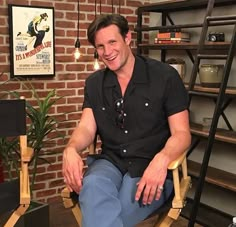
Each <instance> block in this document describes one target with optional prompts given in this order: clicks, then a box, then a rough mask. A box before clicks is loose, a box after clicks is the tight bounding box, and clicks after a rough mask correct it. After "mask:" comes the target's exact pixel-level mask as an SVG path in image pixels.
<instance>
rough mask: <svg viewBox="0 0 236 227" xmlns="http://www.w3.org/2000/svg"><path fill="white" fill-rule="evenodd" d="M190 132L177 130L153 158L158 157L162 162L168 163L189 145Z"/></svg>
mask: <svg viewBox="0 0 236 227" xmlns="http://www.w3.org/2000/svg"><path fill="white" fill-rule="evenodd" d="M190 143H191V134H190V132H189V131H179V132H177V133H175V134H174V135H172V136H171V137H170V138H169V139H168V140H167V142H166V144H165V146H164V148H163V149H162V150H161V151H160V152H159V153H157V155H156V156H155V157H154V159H160V160H161V161H162V163H163V164H165V165H166V168H167V167H168V165H169V164H170V163H171V162H172V161H174V160H175V159H177V158H178V157H179V156H180V155H181V154H182V153H183V152H184V151H186V149H187V148H188V147H189V146H190Z"/></svg>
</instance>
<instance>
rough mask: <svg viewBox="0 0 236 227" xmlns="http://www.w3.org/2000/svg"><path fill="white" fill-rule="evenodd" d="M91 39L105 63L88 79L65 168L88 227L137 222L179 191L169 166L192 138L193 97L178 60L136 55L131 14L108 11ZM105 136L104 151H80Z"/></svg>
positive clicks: (116, 226)
mask: <svg viewBox="0 0 236 227" xmlns="http://www.w3.org/2000/svg"><path fill="white" fill-rule="evenodd" d="M88 40H89V42H90V43H91V44H92V45H93V46H94V47H95V48H96V50H97V52H98V55H99V57H100V59H101V60H102V61H103V62H104V64H105V65H106V68H105V69H103V70H99V71H97V72H95V73H93V74H92V75H91V76H90V77H89V78H88V79H87V80H86V85H85V94H84V104H83V112H82V117H81V120H80V123H79V125H78V126H77V128H76V129H75V130H74V132H73V134H72V136H71V138H70V140H69V142H68V145H67V146H66V148H65V150H64V153H63V175H64V179H65V182H66V184H67V186H68V188H70V189H71V190H74V191H76V192H77V193H78V194H79V202H80V206H81V210H82V215H83V220H82V226H83V227H94V226H98V227H122V226H125V227H133V226H135V224H137V223H138V222H140V221H142V220H144V219H145V218H146V217H147V216H148V215H150V214H151V213H152V212H153V211H154V210H155V209H157V208H158V207H160V206H162V205H163V204H164V203H165V201H166V200H167V199H168V197H169V196H170V195H171V193H172V190H173V183H172V180H171V178H170V177H169V174H168V171H167V167H168V165H169V163H170V162H171V161H173V160H174V159H176V158H177V157H178V156H179V155H180V154H181V153H182V152H184V150H186V149H187V147H188V146H189V145H190V141H191V135H190V130H189V119H188V110H187V108H188V96H187V92H186V90H185V88H184V85H183V83H182V81H181V79H180V77H179V75H178V73H177V71H176V70H175V69H174V68H172V67H171V66H169V65H167V64H165V63H161V62H159V61H157V60H154V59H150V58H146V57H142V56H135V55H134V54H133V53H132V51H131V48H130V42H131V33H130V31H129V27H128V22H127V20H126V19H125V18H124V17H123V16H121V15H117V14H112V15H101V16H99V17H97V18H96V19H95V20H94V21H93V22H92V24H90V26H89V28H88ZM97 134H98V135H99V137H100V139H101V142H102V146H101V154H98V155H94V156H90V157H88V166H89V167H88V169H87V170H86V172H85V173H83V167H84V166H83V161H82V159H81V156H80V152H81V151H82V150H84V149H85V148H86V147H87V146H88V145H89V144H91V143H92V142H93V140H94V138H95V136H96V135H97Z"/></svg>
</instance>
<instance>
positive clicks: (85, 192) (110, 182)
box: [79, 159, 173, 227]
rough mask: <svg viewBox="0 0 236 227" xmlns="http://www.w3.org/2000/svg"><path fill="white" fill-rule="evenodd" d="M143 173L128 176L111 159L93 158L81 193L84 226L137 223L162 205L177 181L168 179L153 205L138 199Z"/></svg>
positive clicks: (114, 226) (123, 226)
mask: <svg viewBox="0 0 236 227" xmlns="http://www.w3.org/2000/svg"><path fill="white" fill-rule="evenodd" d="M139 179H140V177H136V178H131V177H130V175H129V173H126V174H125V175H124V176H123V175H122V174H121V172H120V171H119V170H118V168H117V167H115V166H114V165H113V164H112V163H111V162H109V161H107V160H105V159H99V160H95V161H93V162H92V164H90V165H89V168H88V170H87V172H86V174H85V176H84V179H83V187H82V190H81V192H80V195H79V203H80V207H81V211H82V215H83V218H82V227H95V226H96V227H133V226H135V224H137V223H139V222H140V221H142V220H144V219H145V218H146V217H147V216H148V215H150V214H151V213H152V212H153V211H154V210H156V209H157V208H158V207H160V206H161V205H162V204H163V203H164V202H165V201H166V200H167V199H168V197H169V196H170V194H171V192H172V190H173V183H172V181H171V180H169V179H167V180H166V182H165V185H164V190H163V192H162V196H161V198H160V199H159V200H155V201H153V202H152V204H150V205H145V206H144V205H142V204H141V202H137V201H135V193H136V189H137V185H136V183H137V182H138V181H139Z"/></svg>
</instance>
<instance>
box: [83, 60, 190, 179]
mask: <svg viewBox="0 0 236 227" xmlns="http://www.w3.org/2000/svg"><path fill="white" fill-rule="evenodd" d="M121 97H122V94H121V89H120V86H119V83H118V80H117V76H116V75H115V73H114V72H112V71H110V70H109V69H104V70H100V71H97V72H95V73H93V74H92V75H91V76H90V77H89V78H88V79H87V80H86V84H85V99H84V104H83V108H92V110H93V114H94V117H95V120H96V124H97V129H98V134H99V136H100V139H101V141H102V146H101V149H102V151H101V154H100V155H97V157H96V158H104V159H107V160H109V161H111V162H112V163H113V164H114V165H116V166H117V167H118V168H119V169H120V171H121V172H122V173H123V174H124V173H126V172H127V171H128V172H129V173H130V175H131V177H138V176H141V175H142V174H143V172H144V170H145V168H146V167H147V166H148V164H149V162H150V161H151V160H152V158H153V157H154V156H155V155H156V154H157V153H158V152H159V151H160V150H161V149H162V148H163V147H164V145H165V143H166V141H167V139H168V138H169V137H170V130H169V126H168V117H169V116H171V115H173V114H175V113H178V112H181V111H183V110H185V109H187V107H188V96H187V92H186V90H185V87H184V85H183V83H182V80H181V79H180V77H179V75H178V73H177V71H176V70H175V69H174V68H172V67H171V66H169V65H167V64H164V63H161V62H159V61H157V60H154V59H149V58H144V57H139V56H136V57H135V66H134V71H133V75H132V78H131V80H130V82H129V84H128V87H127V89H126V91H125V94H124V97H123V99H124V107H123V111H124V114H123V115H124V127H123V128H120V127H119V126H117V124H116V118H117V116H118V114H119V113H118V112H117V111H116V109H115V106H114V103H115V101H116V100H117V99H119V98H121Z"/></svg>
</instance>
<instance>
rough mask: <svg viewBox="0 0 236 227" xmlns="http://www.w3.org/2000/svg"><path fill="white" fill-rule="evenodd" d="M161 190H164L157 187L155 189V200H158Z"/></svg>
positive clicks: (161, 187)
mask: <svg viewBox="0 0 236 227" xmlns="http://www.w3.org/2000/svg"><path fill="white" fill-rule="evenodd" d="M163 189H164V187H163V186H158V187H157V192H156V197H155V200H159V199H160V197H161V194H162V191H163Z"/></svg>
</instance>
